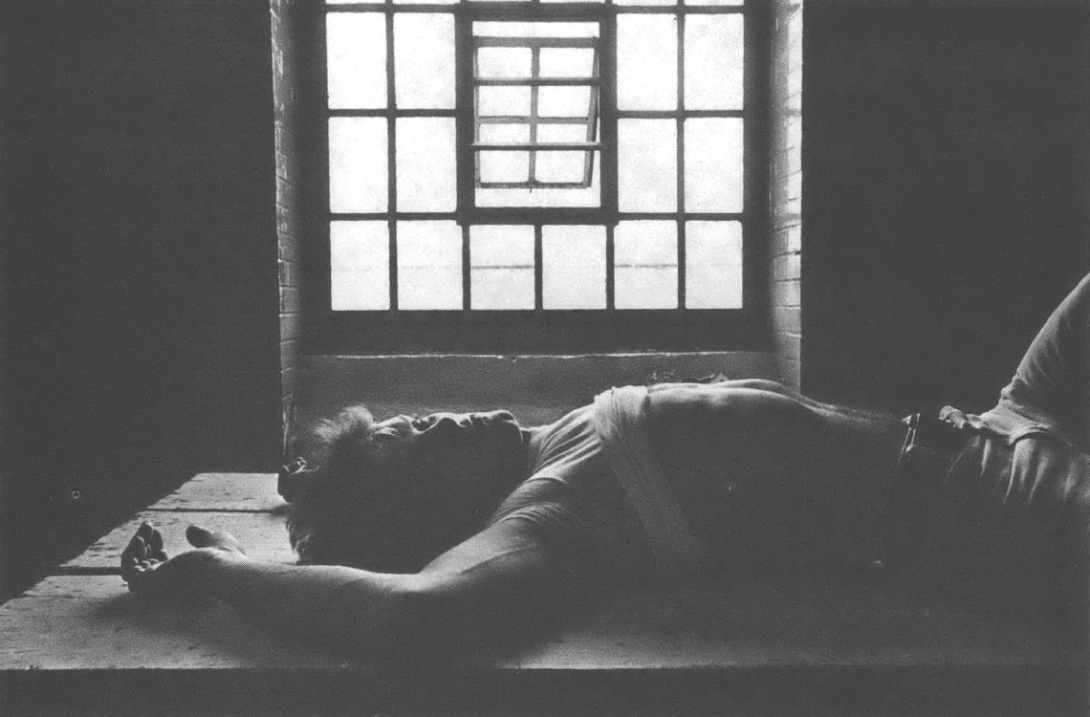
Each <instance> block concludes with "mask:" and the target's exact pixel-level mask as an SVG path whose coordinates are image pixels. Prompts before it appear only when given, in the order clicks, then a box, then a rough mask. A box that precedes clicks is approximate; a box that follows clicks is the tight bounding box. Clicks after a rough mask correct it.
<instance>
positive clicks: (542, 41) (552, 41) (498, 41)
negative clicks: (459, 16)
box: [473, 35, 598, 49]
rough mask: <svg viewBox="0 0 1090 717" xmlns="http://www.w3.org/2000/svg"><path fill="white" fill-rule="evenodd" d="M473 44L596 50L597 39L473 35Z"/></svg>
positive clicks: (478, 45)
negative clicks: (587, 48)
mask: <svg viewBox="0 0 1090 717" xmlns="http://www.w3.org/2000/svg"><path fill="white" fill-rule="evenodd" d="M473 44H474V45H475V46H476V47H530V48H538V49H540V48H542V47H547V48H550V49H552V48H569V47H575V48H586V47H589V48H596V47H598V38H597V37H518V36H514V35H511V36H507V35H504V36H500V37H493V36H490V35H474V36H473Z"/></svg>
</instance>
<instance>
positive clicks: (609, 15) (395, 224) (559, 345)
mask: <svg viewBox="0 0 1090 717" xmlns="http://www.w3.org/2000/svg"><path fill="white" fill-rule="evenodd" d="M762 7H763V3H760V4H758V3H756V2H754V1H753V0H751V2H749V3H747V4H743V2H742V0H680V4H679V2H678V0H675V2H670V1H669V0H605V1H602V2H567V1H565V0H513V1H505V0H500V1H490V0H447V2H428V3H426V4H425V3H420V2H416V0H387V1H386V2H354V1H352V0H336V1H334V0H327V2H326V3H325V5H324V7H323V9H322V17H321V22H320V23H319V27H320V28H321V29H322V30H324V32H323V34H322V36H323V37H324V44H322V43H320V44H322V46H323V47H324V54H325V56H324V60H325V61H324V63H323V65H324V66H323V67H322V72H319V73H316V74H318V75H321V76H322V79H323V80H324V82H325V84H324V86H322V87H320V88H319V92H320V94H321V95H323V96H322V97H320V102H321V103H322V105H323V107H324V111H323V113H322V114H321V116H320V117H318V118H317V119H319V120H320V122H321V125H320V126H319V127H316V131H315V136H316V137H317V138H318V139H319V144H320V146H321V147H322V150H324V151H322V152H320V153H319V154H320V156H321V157H322V158H323V160H326V161H328V164H327V165H326V166H323V167H321V170H322V171H321V174H322V176H323V177H324V178H328V192H326V193H324V195H323V196H319V197H318V198H317V199H316V202H317V203H320V204H321V207H320V210H321V212H320V215H321V216H324V217H325V221H324V223H323V227H322V229H323V231H328V242H324V243H323V246H322V247H320V248H319V249H318V251H317V253H316V256H315V257H314V260H315V262H316V263H317V265H318V266H320V267H323V270H322V272H321V274H322V279H323V280H322V281H319V282H312V284H316V286H314V287H313V288H314V294H313V296H314V299H315V303H317V304H319V305H320V306H321V309H322V310H321V311H320V312H315V313H317V314H318V316H315V317H314V318H315V320H316V322H317V323H319V331H318V336H317V338H318V340H319V341H318V343H319V344H320V345H321V346H322V348H323V349H324V350H345V351H354V352H385V351H404V350H489V351H554V350H555V351H569V350H581V351H585V350H626V349H627V350H639V349H677V350H692V349H722V348H737V349H741V348H747V347H750V346H752V345H754V344H755V343H756V342H758V341H759V338H760V333H759V331H758V330H757V329H756V327H757V326H758V325H760V324H763V322H762V321H761V320H760V316H759V312H760V308H761V306H760V301H759V299H758V297H759V296H760V288H761V282H762V278H761V277H762V274H763V271H762V269H761V256H762V248H763V247H762V242H761V240H760V237H761V233H762V231H763V214H762V212H763V201H762V199H763V196H764V185H763V181H764V179H763V174H764V170H763V168H762V167H761V166H760V165H761V163H762V162H763V156H764V154H763V152H761V151H759V150H758V148H759V147H761V146H762V133H761V119H762V117H763V115H762V111H763V104H764V101H763V97H762V95H761V94H760V93H758V92H757V91H756V88H758V87H762V86H763V81H762V77H763V75H762V74H761V72H762V66H761V63H759V62H758V61H757V60H756V58H757V57H758V52H757V45H758V43H759V40H760V38H761V36H762V26H761V22H762V21H761V18H760V12H761V11H762ZM319 85H321V83H319ZM313 273H317V272H313ZM324 279H328V283H327V282H326V281H325V280H324Z"/></svg>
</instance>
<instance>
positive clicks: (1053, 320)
mask: <svg viewBox="0 0 1090 717" xmlns="http://www.w3.org/2000/svg"><path fill="white" fill-rule="evenodd" d="M980 422H981V424H982V425H983V427H985V428H987V429H988V430H989V431H991V432H992V433H994V434H996V435H998V436H1001V437H1003V438H1004V439H1005V440H1006V442H1007V443H1008V444H1013V443H1015V442H1016V441H1018V440H1019V439H1021V438H1023V437H1025V436H1029V435H1034V434H1042V433H1043V434H1047V435H1050V436H1053V437H1054V438H1057V439H1059V440H1061V441H1063V442H1064V443H1066V444H1067V445H1069V446H1071V447H1072V448H1075V449H1076V450H1079V451H1081V452H1083V453H1088V452H1090V275H1088V276H1087V277H1085V278H1084V279H1083V280H1082V281H1081V282H1079V284H1078V286H1076V287H1075V289H1074V290H1073V291H1072V292H1071V293H1070V294H1068V296H1067V298H1065V299H1064V300H1063V302H1061V304H1060V305H1059V306H1058V307H1057V308H1056V310H1055V311H1053V312H1052V315H1051V316H1049V318H1048V320H1047V321H1046V322H1045V324H1044V326H1042V327H1041V330H1040V331H1039V332H1038V333H1037V336H1036V337H1035V338H1034V339H1033V342H1032V343H1031V344H1030V347H1029V349H1028V350H1027V351H1026V354H1025V356H1023V357H1022V361H1021V363H1019V365H1018V369H1017V370H1016V371H1015V373H1014V377H1013V378H1012V379H1011V382H1010V383H1009V384H1007V386H1006V387H1005V388H1004V389H1003V391H1002V392H1001V393H1000V397H999V403H998V405H996V407H995V408H993V409H992V410H990V411H988V412H987V413H985V414H983V415H981V416H980Z"/></svg>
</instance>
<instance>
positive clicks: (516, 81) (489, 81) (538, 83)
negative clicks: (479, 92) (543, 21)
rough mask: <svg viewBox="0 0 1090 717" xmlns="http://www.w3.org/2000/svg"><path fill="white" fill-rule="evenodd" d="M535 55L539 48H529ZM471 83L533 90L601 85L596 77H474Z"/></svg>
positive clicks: (481, 85) (482, 85) (480, 85)
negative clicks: (527, 87)
mask: <svg viewBox="0 0 1090 717" xmlns="http://www.w3.org/2000/svg"><path fill="white" fill-rule="evenodd" d="M530 49H531V50H532V51H533V52H534V54H535V55H536V54H537V53H538V51H539V50H540V48H537V47H534V48H530ZM473 81H474V82H476V83H477V86H478V87H526V86H529V87H531V88H532V89H533V90H536V89H537V88H538V87H557V86H563V87H568V86H571V85H576V86H580V87H582V86H590V87H597V86H598V85H600V84H601V82H599V80H598V78H597V77H538V76H537V75H534V76H533V77H474V78H473Z"/></svg>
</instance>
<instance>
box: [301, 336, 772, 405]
mask: <svg viewBox="0 0 1090 717" xmlns="http://www.w3.org/2000/svg"><path fill="white" fill-rule="evenodd" d="M716 373H722V374H723V375H725V376H727V377H728V378H768V379H778V371H777V368H776V361H775V357H773V356H772V355H771V354H768V353H763V352H704V353H632V354H594V355H580V356H553V355H536V356H487V355H391V356H315V355H311V356H304V357H303V376H302V383H301V390H300V392H299V394H298V400H297V402H298V405H299V409H300V411H301V412H303V414H304V415H322V414H324V413H328V412H330V411H332V410H336V409H337V408H339V407H342V406H346V405H350V404H353V403H367V404H374V403H410V404H428V403H437V402H443V403H459V404H467V405H472V406H475V407H478V408H503V407H507V406H508V405H519V404H532V405H537V406H546V407H548V406H552V407H575V406H579V405H583V404H584V403H587V402H588V401H590V399H591V398H592V397H593V396H594V395H595V394H597V393H599V392H601V391H604V390H606V389H608V388H610V387H612V386H624V385H643V384H649V383H657V382H667V381H685V380H691V379H696V378H700V377H703V376H708V375H711V374H716Z"/></svg>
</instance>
